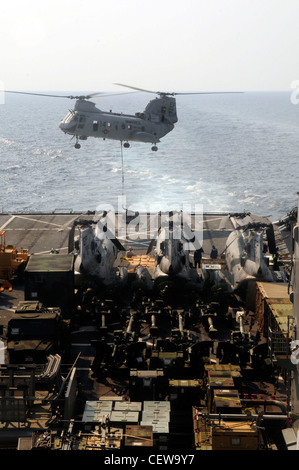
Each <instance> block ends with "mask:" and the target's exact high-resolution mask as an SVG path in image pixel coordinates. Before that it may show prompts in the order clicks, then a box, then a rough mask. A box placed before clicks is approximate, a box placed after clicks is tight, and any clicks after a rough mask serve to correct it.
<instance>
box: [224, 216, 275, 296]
mask: <svg viewBox="0 0 299 470" xmlns="http://www.w3.org/2000/svg"><path fill="white" fill-rule="evenodd" d="M231 220H232V221H233V224H234V227H235V230H233V231H232V233H231V234H230V235H229V237H228V239H227V241H226V247H225V258H226V263H227V267H228V270H229V273H230V275H231V283H232V286H233V288H234V289H235V290H236V289H238V288H240V287H241V286H242V285H244V283H248V282H249V281H250V280H253V281H255V280H259V281H263V282H273V281H274V280H275V275H274V272H273V271H272V270H271V269H270V268H269V266H268V264H269V263H268V262H267V259H266V256H265V252H266V251H268V252H269V254H275V253H276V247H275V242H274V235H273V226H272V224H271V222H270V221H268V220H266V219H265V218H260V217H256V216H253V215H251V214H247V215H244V217H237V218H231ZM264 235H266V243H265V240H264Z"/></svg>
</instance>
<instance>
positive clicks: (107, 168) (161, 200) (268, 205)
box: [0, 92, 299, 220]
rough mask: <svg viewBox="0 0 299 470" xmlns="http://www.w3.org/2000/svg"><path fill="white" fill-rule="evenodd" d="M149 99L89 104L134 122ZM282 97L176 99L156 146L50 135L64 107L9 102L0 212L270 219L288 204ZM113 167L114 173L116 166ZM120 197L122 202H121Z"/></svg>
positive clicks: (288, 134)
mask: <svg viewBox="0 0 299 470" xmlns="http://www.w3.org/2000/svg"><path fill="white" fill-rule="evenodd" d="M153 98H154V95H150V94H147V93H136V94H129V95H118V96H112V97H111V96H110V97H108V96H107V97H104V98H101V99H96V100H93V101H94V102H96V105H97V106H98V107H99V108H101V109H103V110H105V111H109V110H111V109H112V111H115V112H124V113H131V114H135V112H138V111H143V110H144V108H145V106H146V104H147V102H148V101H149V100H150V99H153ZM290 98H291V93H290V92H267V93H266V92H248V93H243V94H215V95H184V96H177V112H178V122H177V124H176V125H175V128H174V130H173V131H172V132H170V133H169V134H168V135H167V136H165V137H164V138H163V139H161V142H160V143H159V144H158V148H159V150H158V152H152V151H151V145H150V144H143V143H135V142H132V143H131V147H130V148H129V149H123V160H122V157H121V146H120V142H118V141H109V140H105V141H104V140H102V139H94V138H89V139H88V140H87V141H82V142H81V149H80V150H78V149H75V148H74V143H75V140H74V139H71V136H68V135H66V134H64V133H63V132H62V131H61V130H60V129H59V127H58V126H59V122H60V120H61V119H62V118H64V117H65V115H66V114H67V113H68V110H69V109H71V108H72V106H73V104H74V101H70V100H67V99H60V98H48V97H42V96H29V95H19V94H7V93H6V95H5V103H4V104H1V105H0V162H1V169H0V211H1V210H2V211H3V212H7V211H8V212H13V211H18V212H20V211H43V212H46V211H53V210H55V209H56V210H58V209H60V210H61V209H66V210H68V209H72V210H74V211H77V210H78V211H81V210H82V211H87V210H97V209H98V208H99V207H103V206H105V205H110V206H112V207H113V208H115V210H118V209H120V208H121V207H123V206H124V207H126V208H128V209H132V210H140V211H141V210H146V211H157V210H172V209H178V208H182V209H184V208H185V209H186V208H187V209H188V210H192V211H193V210H195V211H197V209H198V208H199V207H202V209H203V211H204V212H222V211H231V212H232V211H249V212H252V213H254V214H256V215H261V216H269V217H270V218H271V220H276V219H278V218H280V217H282V216H284V215H285V214H286V213H287V212H288V211H289V210H291V209H292V208H293V207H295V206H296V205H297V194H296V193H297V191H298V190H299V105H298V106H296V105H294V104H292V102H291V99H290ZM122 161H123V165H122ZM121 196H124V199H121Z"/></svg>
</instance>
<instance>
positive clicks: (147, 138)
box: [6, 83, 238, 151]
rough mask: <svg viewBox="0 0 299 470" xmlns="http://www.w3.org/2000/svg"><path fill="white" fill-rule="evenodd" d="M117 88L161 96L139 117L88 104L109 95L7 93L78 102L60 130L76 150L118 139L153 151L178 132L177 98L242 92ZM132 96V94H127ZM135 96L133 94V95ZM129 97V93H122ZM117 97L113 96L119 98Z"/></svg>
mask: <svg viewBox="0 0 299 470" xmlns="http://www.w3.org/2000/svg"><path fill="white" fill-rule="evenodd" d="M115 85H118V86H122V87H126V88H130V89H132V90H135V92H138V91H139V92H146V93H154V94H156V95H158V97H156V98H155V99H153V100H151V101H150V102H149V103H148V104H147V106H146V107H145V109H144V111H143V112H137V113H135V115H130V114H123V113H113V112H112V111H109V112H106V111H102V110H100V109H99V108H97V107H96V105H95V103H93V102H91V101H88V100H89V99H90V98H98V97H100V98H101V97H106V96H111V95H107V94H105V93H92V94H89V95H85V96H84V95H82V96H72V95H68V96H64V95H52V94H45V93H30V92H21V91H6V92H7V93H19V94H26V95H38V96H48V97H55V98H68V99H75V100H76V103H75V106H74V108H73V109H72V110H70V111H69V113H68V114H67V115H66V117H65V118H64V119H63V120H62V121H61V122H60V124H59V128H60V129H61V130H62V131H63V132H64V133H65V134H69V135H72V136H73V137H75V138H76V143H75V148H76V149H79V148H81V145H80V144H79V140H87V138H88V137H97V138H102V139H103V140H105V139H112V140H118V141H120V142H121V143H122V142H124V147H125V148H129V147H130V143H129V142H130V141H132V142H144V143H151V144H152V147H151V149H152V150H153V151H157V150H158V147H157V143H158V142H160V139H161V138H162V137H164V136H165V135H166V134H168V133H169V132H171V131H172V130H173V129H174V124H175V123H176V122H177V121H178V117H177V112H176V99H175V98H174V96H176V95H200V94H215V93H238V92H195V93H193V92H190V93H189V92H186V93H175V92H170V93H168V92H160V91H157V92H155V91H151V90H144V89H142V88H136V87H133V86H129V85H124V84H121V83H115ZM127 93H128V92H127ZM131 93H132V92H131ZM121 94H125V93H121ZM115 95H116V94H114V95H112V96H115Z"/></svg>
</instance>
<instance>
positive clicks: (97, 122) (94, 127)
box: [92, 121, 99, 131]
mask: <svg viewBox="0 0 299 470" xmlns="http://www.w3.org/2000/svg"><path fill="white" fill-rule="evenodd" d="M92 127H93V130H94V131H97V130H98V129H99V121H93V125H92Z"/></svg>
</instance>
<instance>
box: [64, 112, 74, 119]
mask: <svg viewBox="0 0 299 470" xmlns="http://www.w3.org/2000/svg"><path fill="white" fill-rule="evenodd" d="M73 117H74V113H73V112H71V111H70V112H69V113H68V114H67V115H66V117H65V118H64V122H71V120H72V119H73Z"/></svg>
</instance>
